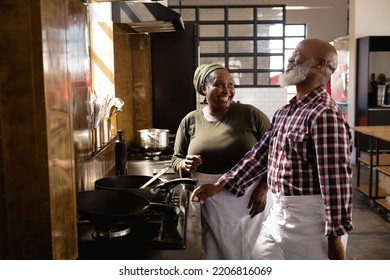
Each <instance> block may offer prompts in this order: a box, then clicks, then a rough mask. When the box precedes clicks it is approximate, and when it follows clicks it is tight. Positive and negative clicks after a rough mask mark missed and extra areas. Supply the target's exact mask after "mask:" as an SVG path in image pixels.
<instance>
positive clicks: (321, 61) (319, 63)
mask: <svg viewBox="0 0 390 280" xmlns="http://www.w3.org/2000/svg"><path fill="white" fill-rule="evenodd" d="M327 65H328V61H327V60H326V59H324V58H318V59H317V65H316V67H317V68H322V67H326V66H327Z"/></svg>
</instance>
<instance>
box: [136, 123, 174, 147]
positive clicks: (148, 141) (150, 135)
mask: <svg viewBox="0 0 390 280" xmlns="http://www.w3.org/2000/svg"><path fill="white" fill-rule="evenodd" d="M137 142H138V143H137V144H138V146H139V147H140V148H143V149H145V150H148V151H162V150H164V149H166V148H167V147H168V146H169V129H158V128H149V129H141V130H138V135H137Z"/></svg>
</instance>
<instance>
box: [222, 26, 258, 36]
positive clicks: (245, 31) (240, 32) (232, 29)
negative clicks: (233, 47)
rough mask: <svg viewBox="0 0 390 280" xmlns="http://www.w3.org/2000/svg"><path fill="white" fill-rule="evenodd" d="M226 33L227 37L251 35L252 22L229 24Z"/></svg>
mask: <svg viewBox="0 0 390 280" xmlns="http://www.w3.org/2000/svg"><path fill="white" fill-rule="evenodd" d="M228 34H229V35H228V36H229V37H238V36H241V37H253V36H254V34H253V24H230V25H229V26H228Z"/></svg>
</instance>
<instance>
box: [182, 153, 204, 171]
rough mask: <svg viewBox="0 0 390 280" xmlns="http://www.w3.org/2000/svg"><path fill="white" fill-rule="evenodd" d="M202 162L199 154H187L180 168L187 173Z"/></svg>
mask: <svg viewBox="0 0 390 280" xmlns="http://www.w3.org/2000/svg"><path fill="white" fill-rule="evenodd" d="M201 164H202V157H201V156H200V155H187V156H186V158H185V159H184V160H183V161H182V162H181V168H182V170H184V171H185V172H187V173H191V172H192V171H195V170H196V169H197V168H198V166H199V165H201Z"/></svg>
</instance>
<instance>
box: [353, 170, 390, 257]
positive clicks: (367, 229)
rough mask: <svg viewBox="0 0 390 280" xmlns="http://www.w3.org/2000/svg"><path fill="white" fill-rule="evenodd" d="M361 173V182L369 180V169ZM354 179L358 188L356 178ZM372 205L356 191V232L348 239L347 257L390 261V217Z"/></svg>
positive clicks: (354, 217)
mask: <svg viewBox="0 0 390 280" xmlns="http://www.w3.org/2000/svg"><path fill="white" fill-rule="evenodd" d="M361 171H362V179H361V182H364V181H365V180H367V178H368V168H365V167H362V169H361ZM355 174H356V172H355ZM354 178H355V180H354V186H356V176H354ZM371 204H372V203H370V201H368V199H367V198H366V197H365V196H364V195H362V194H361V193H360V192H359V191H357V190H355V194H354V210H353V217H352V219H353V224H354V230H353V231H352V232H351V233H350V235H349V238H348V247H347V256H348V257H349V258H357V259H360V260H390V222H389V221H390V216H389V215H388V214H387V212H384V211H379V210H378V207H375V206H374V207H373V206H372V205H371Z"/></svg>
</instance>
